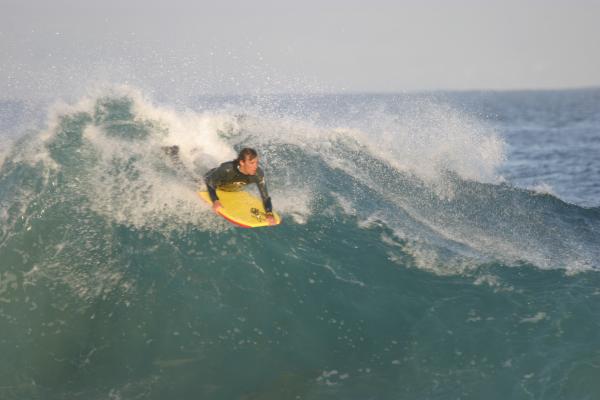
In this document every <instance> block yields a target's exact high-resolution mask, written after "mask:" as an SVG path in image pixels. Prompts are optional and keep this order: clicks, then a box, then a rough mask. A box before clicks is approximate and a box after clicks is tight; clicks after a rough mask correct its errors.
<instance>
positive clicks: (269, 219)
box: [267, 214, 277, 225]
mask: <svg viewBox="0 0 600 400" xmlns="http://www.w3.org/2000/svg"><path fill="white" fill-rule="evenodd" d="M267 222H268V223H269V225H275V224H276V223H277V222H276V221H275V217H274V216H273V214H267Z"/></svg>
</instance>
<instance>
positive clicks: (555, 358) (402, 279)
mask: <svg viewBox="0 0 600 400" xmlns="http://www.w3.org/2000/svg"><path fill="white" fill-rule="evenodd" d="M172 145H177V146H179V147H180V149H181V151H180V160H179V161H175V160H173V159H171V158H170V157H168V156H167V155H166V154H165V152H164V151H163V150H162V147H163V146H172ZM245 146H250V147H254V148H256V149H257V150H258V152H259V154H260V163H261V166H262V167H263V168H264V170H265V172H266V176H267V183H268V187H269V191H270V193H271V195H272V198H273V204H274V207H275V209H276V210H278V211H279V212H280V213H281V214H282V217H283V224H282V225H280V226H278V227H275V228H263V229H252V230H249V229H240V228H235V227H233V226H232V225H230V224H229V223H227V222H226V221H225V220H223V219H220V218H218V217H217V216H215V215H214V214H213V213H212V212H211V210H210V208H209V207H208V206H207V205H205V204H204V203H203V202H202V201H200V200H199V198H198V197H197V195H196V191H197V190H198V187H199V186H198V183H197V182H198V180H199V178H200V177H201V176H202V174H203V173H204V172H206V171H207V170H208V169H210V168H212V167H214V166H216V165H218V163H220V162H223V161H227V160H231V159H233V158H234V157H235V154H236V152H237V151H238V150H239V149H240V148H241V147H245ZM251 190H254V188H251ZM599 378H600V89H587V90H562V91H522V92H516V91H515V92H432V93H415V94H397V95H394V94H386V95H374V94H373V95H369V94H364V95H359V94H356V95H350V94H345V95H342V94H340V95H335V94H330V95H310V96H309V95H306V96H300V95H261V96H258V95H257V96H236V97H234V96H228V97H227V96H223V97H214V96H213V97H211V96H202V95H199V96H198V97H197V99H196V100H194V101H192V102H190V104H186V105H181V104H177V105H175V104H170V103H169V102H167V101H164V100H163V101H157V100H156V99H152V98H151V97H150V96H148V95H147V94H145V93H144V92H143V91H141V90H138V89H136V88H132V87H127V86H119V87H113V88H108V89H102V90H94V91H92V92H90V93H89V94H88V95H86V96H82V97H80V98H78V99H74V100H73V99H71V100H70V101H63V99H58V98H57V99H49V100H48V101H45V102H44V103H43V104H41V103H39V104H38V103H35V102H33V101H29V100H28V99H4V100H2V101H0V399H2V400H12V399H57V400H58V399H65V400H66V399H85V400H93V399H110V400H117V399H123V400H130V399H224V400H225V399H243V400H250V399H257V400H258V399H261V400H267V399H270V400H281V399H303V400H304V399H306V400H313V399H348V400H351V399H356V400H359V399H360V400H367V399H390V400H391V399H486V400H491V399H499V400H500V399H501V400H506V399H557V400H558V399H581V400H583V399H589V400H595V399H599V398H600V379H599Z"/></svg>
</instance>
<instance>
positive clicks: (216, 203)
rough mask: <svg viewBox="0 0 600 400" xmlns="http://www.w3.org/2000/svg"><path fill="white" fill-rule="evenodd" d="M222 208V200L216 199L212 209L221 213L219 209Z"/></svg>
mask: <svg viewBox="0 0 600 400" xmlns="http://www.w3.org/2000/svg"><path fill="white" fill-rule="evenodd" d="M221 208H223V206H222V205H221V202H220V201H219V200H217V201H215V202H214V203H213V206H212V209H213V211H214V212H215V213H217V214H218V213H219V210H220V209H221Z"/></svg>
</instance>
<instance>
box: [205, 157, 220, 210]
mask: <svg viewBox="0 0 600 400" xmlns="http://www.w3.org/2000/svg"><path fill="white" fill-rule="evenodd" d="M223 169H224V168H223V167H222V166H221V167H219V168H213V169H211V170H210V171H208V172H207V174H206V175H204V183H206V190H207V191H208V195H209V196H210V199H211V200H212V202H213V203H214V202H215V201H217V200H219V196H217V186H218V184H219V182H220V181H221V177H222V176H223V175H224V171H223Z"/></svg>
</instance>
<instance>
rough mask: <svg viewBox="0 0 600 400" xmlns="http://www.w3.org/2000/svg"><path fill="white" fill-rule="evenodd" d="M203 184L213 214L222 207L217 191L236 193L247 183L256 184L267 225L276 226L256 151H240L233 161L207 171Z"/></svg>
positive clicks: (247, 149) (245, 149)
mask: <svg viewBox="0 0 600 400" xmlns="http://www.w3.org/2000/svg"><path fill="white" fill-rule="evenodd" d="M204 182H205V183H206V188H207V189H208V193H209V195H210V199H211V200H212V202H213V206H212V208H213V210H214V212H218V211H219V209H220V208H221V207H223V206H222V205H221V202H220V201H219V197H218V196H217V189H219V190H224V191H228V192H236V191H239V190H242V189H243V188H244V186H246V185H247V184H249V183H256V186H258V191H259V192H260V197H261V198H262V201H263V205H264V207H265V211H266V218H267V222H268V223H269V225H275V224H276V222H275V218H274V217H273V206H272V204H271V197H270V196H269V192H268V191H267V184H266V183H265V175H264V173H263V171H262V169H261V168H260V167H259V166H258V153H257V152H256V150H254V149H251V148H248V147H246V148H244V149H242V150H241V151H240V152H239V154H238V157H237V158H236V159H235V160H233V161H228V162H225V163H223V164H221V165H220V166H218V167H217V168H213V169H211V170H210V171H208V172H207V173H206V175H204Z"/></svg>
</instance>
